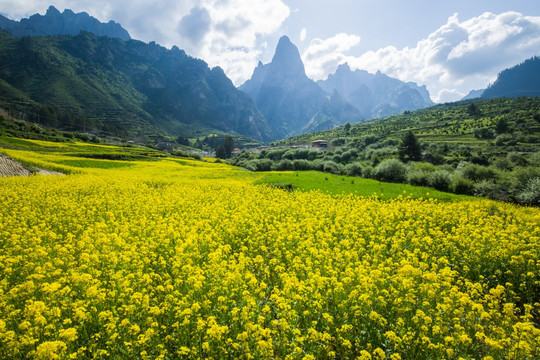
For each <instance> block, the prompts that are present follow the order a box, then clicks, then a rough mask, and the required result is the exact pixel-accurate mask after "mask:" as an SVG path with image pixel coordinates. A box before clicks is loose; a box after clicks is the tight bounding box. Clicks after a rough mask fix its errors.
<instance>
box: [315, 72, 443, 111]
mask: <svg viewBox="0 0 540 360" xmlns="http://www.w3.org/2000/svg"><path fill="white" fill-rule="evenodd" d="M318 84H319V86H321V88H323V89H324V90H325V91H326V92H327V93H328V94H332V92H333V91H334V90H337V91H338V92H339V93H340V95H341V96H342V97H343V98H344V99H345V100H346V101H347V102H349V103H350V104H351V105H353V106H354V107H355V108H356V109H357V110H358V111H360V113H361V114H362V115H363V116H364V118H366V119H372V118H378V117H383V116H387V115H393V114H398V113H400V112H403V111H405V110H415V109H420V108H424V107H427V106H431V105H433V102H432V101H431V99H430V96H429V92H428V90H427V89H426V87H425V86H418V85H417V84H416V83H413V82H407V83H405V82H403V81H401V80H398V79H395V78H392V77H390V76H388V75H386V74H384V73H382V72H380V71H377V72H376V73H375V74H371V73H369V72H367V71H365V70H360V69H356V70H354V71H352V70H351V68H350V67H349V65H348V64H347V63H343V64H341V65H339V66H338V68H337V70H336V72H335V73H334V74H330V75H328V78H327V79H326V80H323V81H318Z"/></svg>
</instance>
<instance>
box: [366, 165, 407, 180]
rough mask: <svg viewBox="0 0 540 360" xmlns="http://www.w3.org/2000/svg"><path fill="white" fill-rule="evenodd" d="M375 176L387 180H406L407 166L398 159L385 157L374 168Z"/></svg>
mask: <svg viewBox="0 0 540 360" xmlns="http://www.w3.org/2000/svg"><path fill="white" fill-rule="evenodd" d="M373 175H374V177H375V179H377V180H380V181H386V182H396V183H399V182H405V180H406V179H407V168H406V167H405V165H404V164H403V163H402V162H401V161H399V160H398V159H385V160H383V161H382V162H381V163H380V164H379V165H377V167H375V170H374V174H373Z"/></svg>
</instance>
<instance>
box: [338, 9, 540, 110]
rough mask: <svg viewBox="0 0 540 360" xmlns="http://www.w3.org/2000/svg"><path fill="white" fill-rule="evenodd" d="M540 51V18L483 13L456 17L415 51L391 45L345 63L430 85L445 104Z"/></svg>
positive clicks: (345, 58)
mask: <svg viewBox="0 0 540 360" xmlns="http://www.w3.org/2000/svg"><path fill="white" fill-rule="evenodd" d="M539 50H540V17H529V16H523V15H522V14H520V13H517V12H505V13H502V14H499V15H496V14H492V13H484V14H482V15H480V16H478V17H474V18H472V19H469V20H466V21H463V22H460V21H459V18H458V15H457V14H455V15H454V16H452V17H450V18H449V19H448V22H447V23H446V24H445V25H443V26H441V27H440V28H439V29H437V30H436V31H435V32H433V33H432V34H430V35H429V36H428V37H427V39H423V40H421V41H419V42H418V43H417V45H416V47H414V48H409V47H405V48H403V49H397V48H395V47H392V46H388V47H385V48H382V49H379V50H377V51H369V52H366V53H364V54H363V55H361V56H360V57H352V56H348V57H344V58H343V59H342V61H343V62H344V61H347V62H349V65H350V66H351V68H359V69H364V70H368V71H370V72H375V71H377V70H380V71H381V72H383V73H385V74H387V75H389V76H393V77H397V78H399V79H401V80H406V81H415V82H418V83H420V84H426V85H427V87H428V89H429V91H430V93H431V96H432V98H433V100H434V101H437V102H443V101H454V100H458V99H460V98H461V96H462V95H463V94H466V93H468V92H469V91H470V90H471V89H477V88H483V87H486V86H487V85H488V84H489V83H490V82H493V81H494V80H495V78H496V76H497V73H498V72H499V71H501V70H503V69H504V68H506V67H509V66H513V65H516V64H518V63H520V62H522V61H523V60H525V59H527V58H529V57H531V56H533V55H537V54H538V53H539ZM340 57H342V56H340Z"/></svg>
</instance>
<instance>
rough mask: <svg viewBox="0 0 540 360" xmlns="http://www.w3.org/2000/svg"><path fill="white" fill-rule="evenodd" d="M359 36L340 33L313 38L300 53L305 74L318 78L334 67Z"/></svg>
mask: <svg viewBox="0 0 540 360" xmlns="http://www.w3.org/2000/svg"><path fill="white" fill-rule="evenodd" d="M359 42H360V37H359V36H357V35H348V34H344V33H340V34H337V35H334V36H332V37H331V38H328V39H326V40H321V39H313V40H311V43H310V44H309V46H308V47H307V48H306V50H305V51H304V52H303V54H302V60H303V61H304V64H305V68H306V74H307V75H308V76H309V77H311V78H312V79H315V80H320V79H322V78H323V77H325V76H327V75H328V74H329V73H330V72H332V71H333V70H335V69H336V67H337V65H339V64H340V63H342V62H343V60H344V59H345V58H347V56H346V55H345V52H347V51H348V50H350V49H351V48H352V47H354V46H356V45H358V43H359Z"/></svg>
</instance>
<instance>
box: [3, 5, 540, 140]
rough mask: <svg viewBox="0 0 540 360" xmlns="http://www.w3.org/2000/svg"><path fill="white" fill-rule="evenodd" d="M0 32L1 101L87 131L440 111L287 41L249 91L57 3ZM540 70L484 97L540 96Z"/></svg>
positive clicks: (279, 127)
mask: <svg viewBox="0 0 540 360" xmlns="http://www.w3.org/2000/svg"><path fill="white" fill-rule="evenodd" d="M0 27H1V28H2V29H4V30H6V31H7V32H6V31H0V105H1V106H3V107H6V106H7V107H9V106H16V108H17V109H18V110H20V109H21V108H23V109H24V108H25V106H26V108H29V107H30V108H31V106H34V105H35V106H37V107H38V108H39V107H40V106H41V107H42V108H43V107H48V106H49V107H50V106H52V107H53V110H51V111H49V110H50V109H49V110H47V111H46V112H45V114H51V113H63V114H68V115H69V116H65V117H66V118H69V119H72V122H73V118H75V119H76V121H82V122H84V124H85V125H84V126H82V125H81V126H79V127H78V128H81V129H85V130H84V131H87V129H88V128H87V127H86V125H88V124H90V125H91V126H94V125H92V124H95V125H96V126H97V127H98V128H101V129H108V131H109V130H110V129H113V130H114V131H113V132H114V133H116V134H117V135H118V134H121V136H123V137H128V138H134V139H138V141H139V142H142V141H147V140H148V139H149V138H152V139H154V140H156V141H160V140H163V139H172V138H177V137H178V138H179V139H180V138H183V139H185V138H192V139H193V138H201V136H205V135H209V134H216V133H221V134H222V135H223V134H225V133H228V134H236V135H239V136H240V135H242V136H247V137H249V138H251V139H256V140H258V141H261V142H270V141H274V140H278V139H282V138H285V137H288V136H292V135H297V134H302V133H306V132H313V131H320V130H324V129H329V128H333V127H335V126H338V125H342V124H345V123H347V122H350V123H355V122H359V121H362V120H368V119H373V118H380V117H384V116H388V115H392V114H397V113H401V112H404V111H406V110H415V109H420V108H424V107H428V106H431V105H433V103H432V101H431V99H430V96H429V92H428V91H427V89H426V88H425V86H418V85H417V84H415V83H410V82H409V83H406V82H402V81H400V80H397V79H393V78H391V77H389V76H386V75H384V74H382V73H380V72H378V73H376V74H370V73H368V72H366V71H363V70H355V71H352V70H351V69H350V67H349V66H348V65H347V64H342V65H340V66H339V67H338V69H337V70H336V72H335V73H334V74H331V75H329V76H328V78H327V79H326V80H322V81H318V82H315V81H313V80H311V79H310V78H308V76H307V75H306V72H305V68H304V64H303V62H302V59H301V57H300V53H299V51H298V48H297V47H296V46H295V45H294V44H293V43H292V42H291V41H290V39H289V38H288V37H286V36H284V37H282V38H281V39H280V40H279V42H278V44H277V47H276V51H275V54H274V56H273V58H272V61H271V62H270V63H268V64H263V63H262V62H259V64H258V66H257V67H256V68H255V69H254V71H253V75H252V77H251V79H249V80H247V81H246V82H245V83H244V84H242V85H241V86H240V87H239V88H238V89H237V88H236V87H235V86H234V85H233V83H232V82H231V81H230V80H229V79H228V78H227V76H226V75H225V73H224V72H223V70H222V69H221V68H219V67H215V68H212V69H211V68H210V67H209V66H208V65H207V64H206V63H205V62H204V61H202V60H199V59H195V58H193V57H190V56H189V55H187V54H186V53H185V52H184V51H183V50H180V49H179V48H178V47H176V46H175V47H173V48H172V49H170V50H169V49H166V48H164V47H162V46H159V45H158V44H156V43H154V42H151V43H149V44H147V43H143V42H141V41H136V40H132V39H131V37H130V35H129V33H128V32H127V31H126V30H125V29H123V28H122V27H121V25H119V24H117V23H115V22H113V21H110V22H109V23H106V24H105V23H101V22H99V20H97V19H95V18H93V17H91V16H89V15H88V14H86V13H79V14H75V13H73V12H72V11H71V10H64V11H63V12H62V13H60V12H59V11H58V10H57V9H56V8H54V7H52V6H51V7H50V8H49V9H48V10H47V13H46V14H45V15H39V14H36V15H33V16H31V17H30V18H28V19H22V20H21V21H13V20H9V19H7V18H5V17H2V16H0ZM539 70H540V60H539V58H532V59H530V60H527V61H526V62H525V63H523V64H520V65H518V66H516V67H514V68H512V69H508V70H505V71H503V72H501V73H500V74H499V78H498V80H497V81H496V82H495V83H494V84H493V85H491V86H490V87H489V88H488V89H487V90H485V91H483V95H482V96H483V97H496V96H519V95H532V96H537V95H539V94H540V86H539V84H540V79H539V78H538V76H539V75H538V74H540V71H539ZM478 94H479V92H476V93H471V94H470V95H471V96H472V97H475V96H478ZM70 114H71V115H70ZM72 115H73V116H74V117H73V116H72ZM40 116H41V115H38V117H37V118H38V119H43V118H40ZM46 116H50V115H46ZM46 116H45V117H44V118H46ZM53 123H54V125H51V126H58V127H59V128H62V123H59V124H58V123H55V122H53ZM64 125H65V124H64ZM70 126H71V125H70ZM75 127H76V126H75ZM64 129H66V127H65V126H64Z"/></svg>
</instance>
